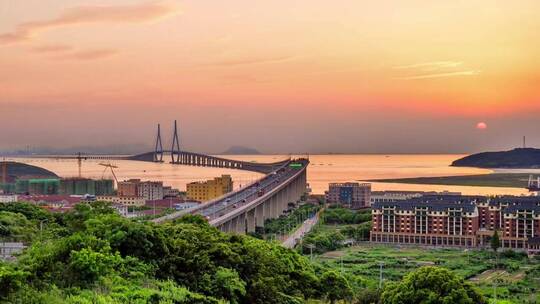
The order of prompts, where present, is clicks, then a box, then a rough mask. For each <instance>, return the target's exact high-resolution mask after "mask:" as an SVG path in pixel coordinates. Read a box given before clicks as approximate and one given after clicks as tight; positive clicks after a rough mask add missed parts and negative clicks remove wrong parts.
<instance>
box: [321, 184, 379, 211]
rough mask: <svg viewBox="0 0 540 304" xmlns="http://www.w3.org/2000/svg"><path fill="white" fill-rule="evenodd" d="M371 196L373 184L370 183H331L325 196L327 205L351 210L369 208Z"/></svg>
mask: <svg viewBox="0 0 540 304" xmlns="http://www.w3.org/2000/svg"><path fill="white" fill-rule="evenodd" d="M370 196H371V184H368V183H363V184H360V183H331V184H330V185H329V188H328V191H327V192H326V195H325V197H326V202H327V203H330V204H340V205H343V206H346V207H349V208H351V209H361V208H368V207H369V206H370V205H371V204H370Z"/></svg>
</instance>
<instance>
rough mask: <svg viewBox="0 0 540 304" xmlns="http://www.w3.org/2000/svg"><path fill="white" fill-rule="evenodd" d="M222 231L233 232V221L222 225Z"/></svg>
mask: <svg viewBox="0 0 540 304" xmlns="http://www.w3.org/2000/svg"><path fill="white" fill-rule="evenodd" d="M221 231H223V232H231V222H230V221H229V222H225V223H223V225H221Z"/></svg>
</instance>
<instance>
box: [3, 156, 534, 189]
mask: <svg viewBox="0 0 540 304" xmlns="http://www.w3.org/2000/svg"><path fill="white" fill-rule="evenodd" d="M226 157H229V158H233V159H239V160H246V161H256V162H274V161H279V160H282V159H284V158H287V157H288V155H248V156H246V155H242V156H226ZM460 157H463V155H310V156H309V159H310V161H311V164H310V166H309V168H308V181H309V184H310V186H311V188H312V190H313V193H317V194H319V193H324V191H325V190H326V189H327V188H328V183H330V182H347V181H361V180H367V179H379V178H404V177H418V176H449V175H466V174H482V173H490V172H492V170H487V169H476V168H456V167H449V165H450V163H451V162H452V161H453V160H455V159H458V158H460ZM8 160H14V161H19V162H24V163H28V164H32V165H35V166H40V167H43V168H46V169H49V170H51V171H53V172H55V173H56V174H58V175H60V176H62V177H69V176H76V175H77V172H78V167H77V161H76V160H53V159H30V158H13V159H9V158H8ZM102 162H103V161H97V160H96V161H94V160H86V161H83V164H82V175H83V176H85V177H91V178H101V177H106V178H112V174H111V172H110V171H109V169H107V170H105V171H104V169H105V168H104V167H102V166H100V165H99V163H102ZM111 163H112V164H114V165H116V166H118V169H115V173H116V175H117V177H118V179H119V180H123V179H128V178H141V179H143V180H162V181H163V182H164V183H165V185H171V186H173V187H177V188H179V189H180V190H185V189H186V184H187V183H189V182H193V181H200V180H206V179H211V178H213V177H215V176H219V175H221V174H230V175H231V176H232V177H233V180H234V181H235V187H240V186H241V185H244V184H246V183H249V182H251V181H253V180H255V179H257V178H259V177H261V176H262V175H261V174H258V173H253V172H247V171H241V170H230V169H221V168H202V167H189V166H180V165H171V164H169V163H147V162H137V161H123V160H122V161H112V162H111ZM373 189H374V190H414V191H417V190H422V191H443V190H448V191H460V192H462V193H463V194H482V195H488V194H513V195H521V194H527V191H526V190H525V189H519V188H498V187H469V186H441V185H411V184H391V183H373Z"/></svg>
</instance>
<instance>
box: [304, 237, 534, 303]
mask: <svg viewBox="0 0 540 304" xmlns="http://www.w3.org/2000/svg"><path fill="white" fill-rule="evenodd" d="M314 260H315V261H316V262H318V263H320V264H321V265H322V266H324V267H330V268H334V269H336V270H338V271H342V272H343V273H344V274H347V275H354V276H358V277H360V278H362V279H363V280H364V282H362V284H364V286H366V287H368V286H369V287H376V286H377V285H378V283H379V272H380V264H381V263H382V264H383V279H384V281H397V280H400V279H401V278H402V277H403V276H404V275H405V274H407V273H408V272H410V271H412V270H415V269H417V268H419V267H421V266H426V265H433V266H440V267H445V268H448V269H450V270H452V271H454V272H455V273H456V274H459V275H460V276H462V277H464V278H466V279H467V280H469V281H470V282H471V283H473V284H474V285H476V286H477V287H478V288H479V289H480V290H481V291H482V292H483V293H484V294H485V296H486V297H488V298H493V297H494V293H496V294H497V299H501V300H502V299H505V300H507V302H506V303H540V302H536V301H540V296H539V295H538V293H539V292H540V260H537V259H536V260H535V259H528V258H527V257H526V256H523V255H520V254H501V255H500V258H499V269H496V267H495V264H496V263H495V261H496V260H495V255H494V253H493V252H491V251H478V250H460V249H426V248H419V247H388V246H384V245H374V244H369V243H362V244H360V245H359V246H354V247H350V248H346V249H343V250H339V251H331V252H326V253H324V254H321V255H318V256H316V257H315V258H314ZM533 270H536V271H533ZM495 285H496V286H495ZM501 303H503V302H501Z"/></svg>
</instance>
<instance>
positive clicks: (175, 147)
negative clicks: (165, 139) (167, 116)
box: [171, 120, 181, 164]
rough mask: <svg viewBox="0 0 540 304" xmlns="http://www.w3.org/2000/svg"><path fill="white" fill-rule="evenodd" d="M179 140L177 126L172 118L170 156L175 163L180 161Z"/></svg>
mask: <svg viewBox="0 0 540 304" xmlns="http://www.w3.org/2000/svg"><path fill="white" fill-rule="evenodd" d="M180 153H181V151H180V140H179V139H178V128H177V125H176V120H174V135H173V141H172V148H171V158H172V163H173V164H177V163H179V162H180Z"/></svg>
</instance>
